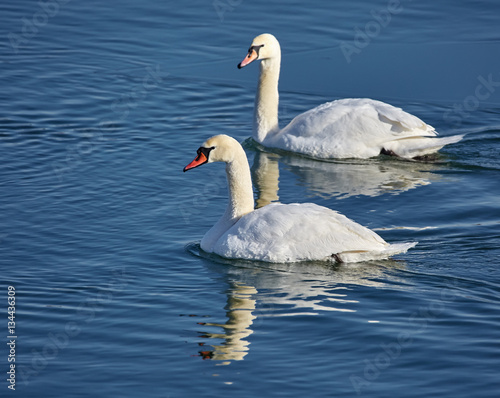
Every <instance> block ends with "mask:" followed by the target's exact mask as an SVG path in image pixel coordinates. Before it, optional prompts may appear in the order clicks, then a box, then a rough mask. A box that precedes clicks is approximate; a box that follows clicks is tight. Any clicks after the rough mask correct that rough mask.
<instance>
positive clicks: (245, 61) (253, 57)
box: [238, 47, 259, 69]
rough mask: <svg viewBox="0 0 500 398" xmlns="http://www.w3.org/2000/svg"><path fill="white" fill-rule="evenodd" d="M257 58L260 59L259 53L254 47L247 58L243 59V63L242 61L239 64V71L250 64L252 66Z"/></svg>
mask: <svg viewBox="0 0 500 398" xmlns="http://www.w3.org/2000/svg"><path fill="white" fill-rule="evenodd" d="M257 58H259V54H258V53H257V51H255V49H254V48H253V47H251V48H250V50H249V51H248V54H247V56H246V57H245V58H244V59H243V61H241V62H240V63H239V64H238V69H241V68H243V67H244V66H247V65H248V64H251V63H252V62H253V61H255V60H256V59H257Z"/></svg>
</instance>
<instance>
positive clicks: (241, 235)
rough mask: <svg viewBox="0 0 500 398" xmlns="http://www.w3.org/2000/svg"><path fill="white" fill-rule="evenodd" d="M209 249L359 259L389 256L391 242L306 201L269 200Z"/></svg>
mask: <svg viewBox="0 0 500 398" xmlns="http://www.w3.org/2000/svg"><path fill="white" fill-rule="evenodd" d="M407 248H408V247H407V246H405V247H404V248H403V247H401V248H398V250H399V252H401V251H406V250H407ZM389 251H390V253H389ZM214 252H215V253H216V254H219V255H221V256H223V257H228V258H244V259H251V260H260V261H269V262H295V261H305V260H325V259H331V260H341V261H360V259H361V260H367V259H372V258H386V257H388V256H389V255H391V254H395V252H394V245H389V244H388V243H386V242H385V241H384V240H383V239H382V238H381V237H380V236H378V235H377V234H376V233H375V232H373V231H371V230H369V229H368V228H365V227H363V226H361V225H359V224H357V223H355V222H354V221H352V220H350V219H348V218H347V217H345V216H343V215H342V214H339V213H337V212H335V211H333V210H330V209H327V208H325V207H321V206H317V205H315V204H312V203H307V204H289V205H283V204H270V205H268V206H265V207H263V208H261V209H258V210H256V211H254V212H252V213H249V214H247V215H245V216H244V217H242V218H241V219H240V220H239V221H238V222H237V223H236V224H235V225H234V226H233V227H231V228H230V229H229V230H228V231H227V232H226V233H225V234H224V235H222V236H221V238H220V239H219V241H218V242H217V244H216V245H215V246H214ZM396 252H398V251H396ZM387 253H389V254H387ZM360 256H361V257H360Z"/></svg>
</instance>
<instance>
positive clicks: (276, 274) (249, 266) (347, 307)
mask: <svg viewBox="0 0 500 398" xmlns="http://www.w3.org/2000/svg"><path fill="white" fill-rule="evenodd" d="M187 249H188V251H190V252H191V253H192V254H194V255H196V256H200V257H202V258H205V259H206V265H207V267H208V268H209V270H210V271H212V272H214V273H217V274H222V275H223V276H224V279H225V280H226V281H227V283H228V285H229V288H228V290H227V291H226V296H227V299H226V305H225V307H224V309H225V310H226V315H225V320H224V321H223V322H202V323H199V325H201V326H202V328H203V329H202V330H201V331H200V332H201V337H203V338H205V339H207V340H212V339H213V343H211V342H210V341H207V340H206V341H204V342H202V343H199V345H201V346H202V347H203V348H202V350H200V351H199V356H200V357H202V358H203V359H211V360H214V361H217V365H229V364H231V363H232V361H240V360H243V359H244V358H245V356H246V355H247V354H248V353H249V351H250V348H251V343H250V341H249V336H251V335H252V334H253V332H254V330H256V329H257V330H258V328H259V327H260V325H262V323H263V322H265V319H269V318H275V317H284V316H287V317H289V316H317V315H321V314H322V313H324V312H325V311H334V312H344V313H345V312H351V313H355V312H356V311H357V306H358V301H357V300H354V299H351V298H350V297H349V293H350V291H351V290H353V289H356V288H357V287H359V286H364V287H373V288H378V289H380V288H382V289H383V288H384V287H388V286H389V285H390V288H391V289H394V288H398V287H399V288H400V289H409V288H411V287H410V285H409V284H408V282H407V281H406V280H404V279H403V278H402V277H401V276H400V275H396V273H395V272H393V271H394V270H395V269H404V268H405V267H406V265H405V263H404V262H402V261H396V260H379V261H370V262H364V263H350V264H340V265H339V264H331V263H328V264H327V263H323V262H310V263H306V264H305V263H291V264H276V263H262V262H252V261H240V260H229V259H224V258H222V257H218V256H215V255H209V254H205V253H203V252H202V251H201V250H200V248H199V245H197V244H191V245H189V246H188V248H187ZM366 321H367V322H370V321H372V322H373V320H371V319H367V320H366ZM375 322H376V320H375Z"/></svg>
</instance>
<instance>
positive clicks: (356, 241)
mask: <svg viewBox="0 0 500 398" xmlns="http://www.w3.org/2000/svg"><path fill="white" fill-rule="evenodd" d="M211 162H225V163H226V174H227V179H228V187H229V203H228V206H227V208H226V211H225V213H224V215H223V216H222V218H221V219H220V220H219V221H218V222H217V223H216V224H215V225H214V226H213V227H212V228H211V229H210V230H209V231H208V232H207V233H206V234H205V236H204V237H203V239H202V240H201V244H200V246H201V249H202V250H204V251H205V252H208V253H215V254H218V255H219V256H222V257H226V258H233V259H247V260H260V261H267V262H276V263H283V262H298V261H308V260H329V261H337V262H357V261H366V260H374V259H385V258H388V257H390V256H392V255H395V254H398V253H404V252H406V251H407V250H408V249H409V248H411V247H413V246H415V245H416V242H411V243H399V244H389V243H387V242H385V241H384V240H383V239H382V238H381V237H380V236H379V235H377V234H376V233H375V232H373V231H371V230H369V229H368V228H365V227H363V226H361V225H359V224H357V223H355V222H354V221H352V220H350V219H348V218H347V217H345V216H343V215H342V214H339V213H338V212H336V211H333V210H330V209H328V208H326V207H322V206H318V205H315V204H313V203H304V204H297V203H293V204H288V205H284V204H280V203H273V204H269V205H267V206H265V207H262V208H260V209H257V210H254V198H253V191H252V180H251V176H250V167H249V165H248V160H247V157H246V154H245V151H244V150H243V148H242V146H241V145H240V144H239V143H238V141H236V140H235V139H234V138H231V137H229V136H227V135H217V136H214V137H212V138H209V139H208V140H207V141H205V142H204V143H203V144H202V146H201V147H200V148H199V149H198V151H197V156H196V158H195V159H194V160H193V161H192V162H191V163H189V164H188V165H187V166H186V167H185V168H184V171H187V170H190V169H193V168H195V167H198V166H201V165H203V164H205V163H211Z"/></svg>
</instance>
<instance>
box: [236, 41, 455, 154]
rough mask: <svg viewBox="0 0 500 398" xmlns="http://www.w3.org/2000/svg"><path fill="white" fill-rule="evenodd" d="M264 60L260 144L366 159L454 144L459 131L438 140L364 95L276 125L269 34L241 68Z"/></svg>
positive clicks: (273, 48)
mask: <svg viewBox="0 0 500 398" xmlns="http://www.w3.org/2000/svg"><path fill="white" fill-rule="evenodd" d="M257 59H259V60H262V62H261V68H260V77H259V85H258V88H257V95H256V98H255V111H254V125H253V138H254V140H256V141H257V142H258V143H260V144H262V145H264V146H267V147H271V148H278V149H283V150H286V151H291V152H297V153H301V154H304V155H307V156H311V157H314V158H322V159H326V158H370V157H374V156H378V155H380V153H385V154H391V155H396V156H399V157H403V158H415V157H419V156H425V155H429V154H431V153H434V152H437V151H438V150H439V149H441V148H442V147H443V146H445V145H447V144H451V143H454V142H458V141H460V140H461V139H462V138H463V135H455V136H451V137H444V138H437V137H436V136H437V132H436V131H435V130H434V128H433V127H432V126H430V125H428V124H426V123H424V122H423V121H422V120H420V119H419V118H418V117H416V116H413V115H411V114H409V113H407V112H405V111H403V110H402V109H400V108H396V107H394V106H392V105H389V104H386V103H384V102H381V101H375V100H372V99H368V98H361V99H342V100H337V101H333V102H328V103H326V104H323V105H320V106H318V107H316V108H314V109H311V110H309V111H307V112H305V113H303V114H300V115H298V116H297V117H295V118H294V119H293V120H292V121H291V122H290V124H288V125H287V126H286V127H284V128H283V129H281V130H280V129H279V125H278V101H279V94H278V80H279V72H280V63H281V50H280V45H279V43H278V40H276V38H275V37H274V36H273V35H270V34H262V35H260V36H257V37H256V38H255V39H254V40H253V42H252V45H251V47H250V50H249V53H248V55H247V57H245V59H244V60H243V61H242V62H241V63H240V64H239V67H240V68H241V67H244V66H246V65H248V64H249V63H251V62H253V61H254V60H257Z"/></svg>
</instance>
